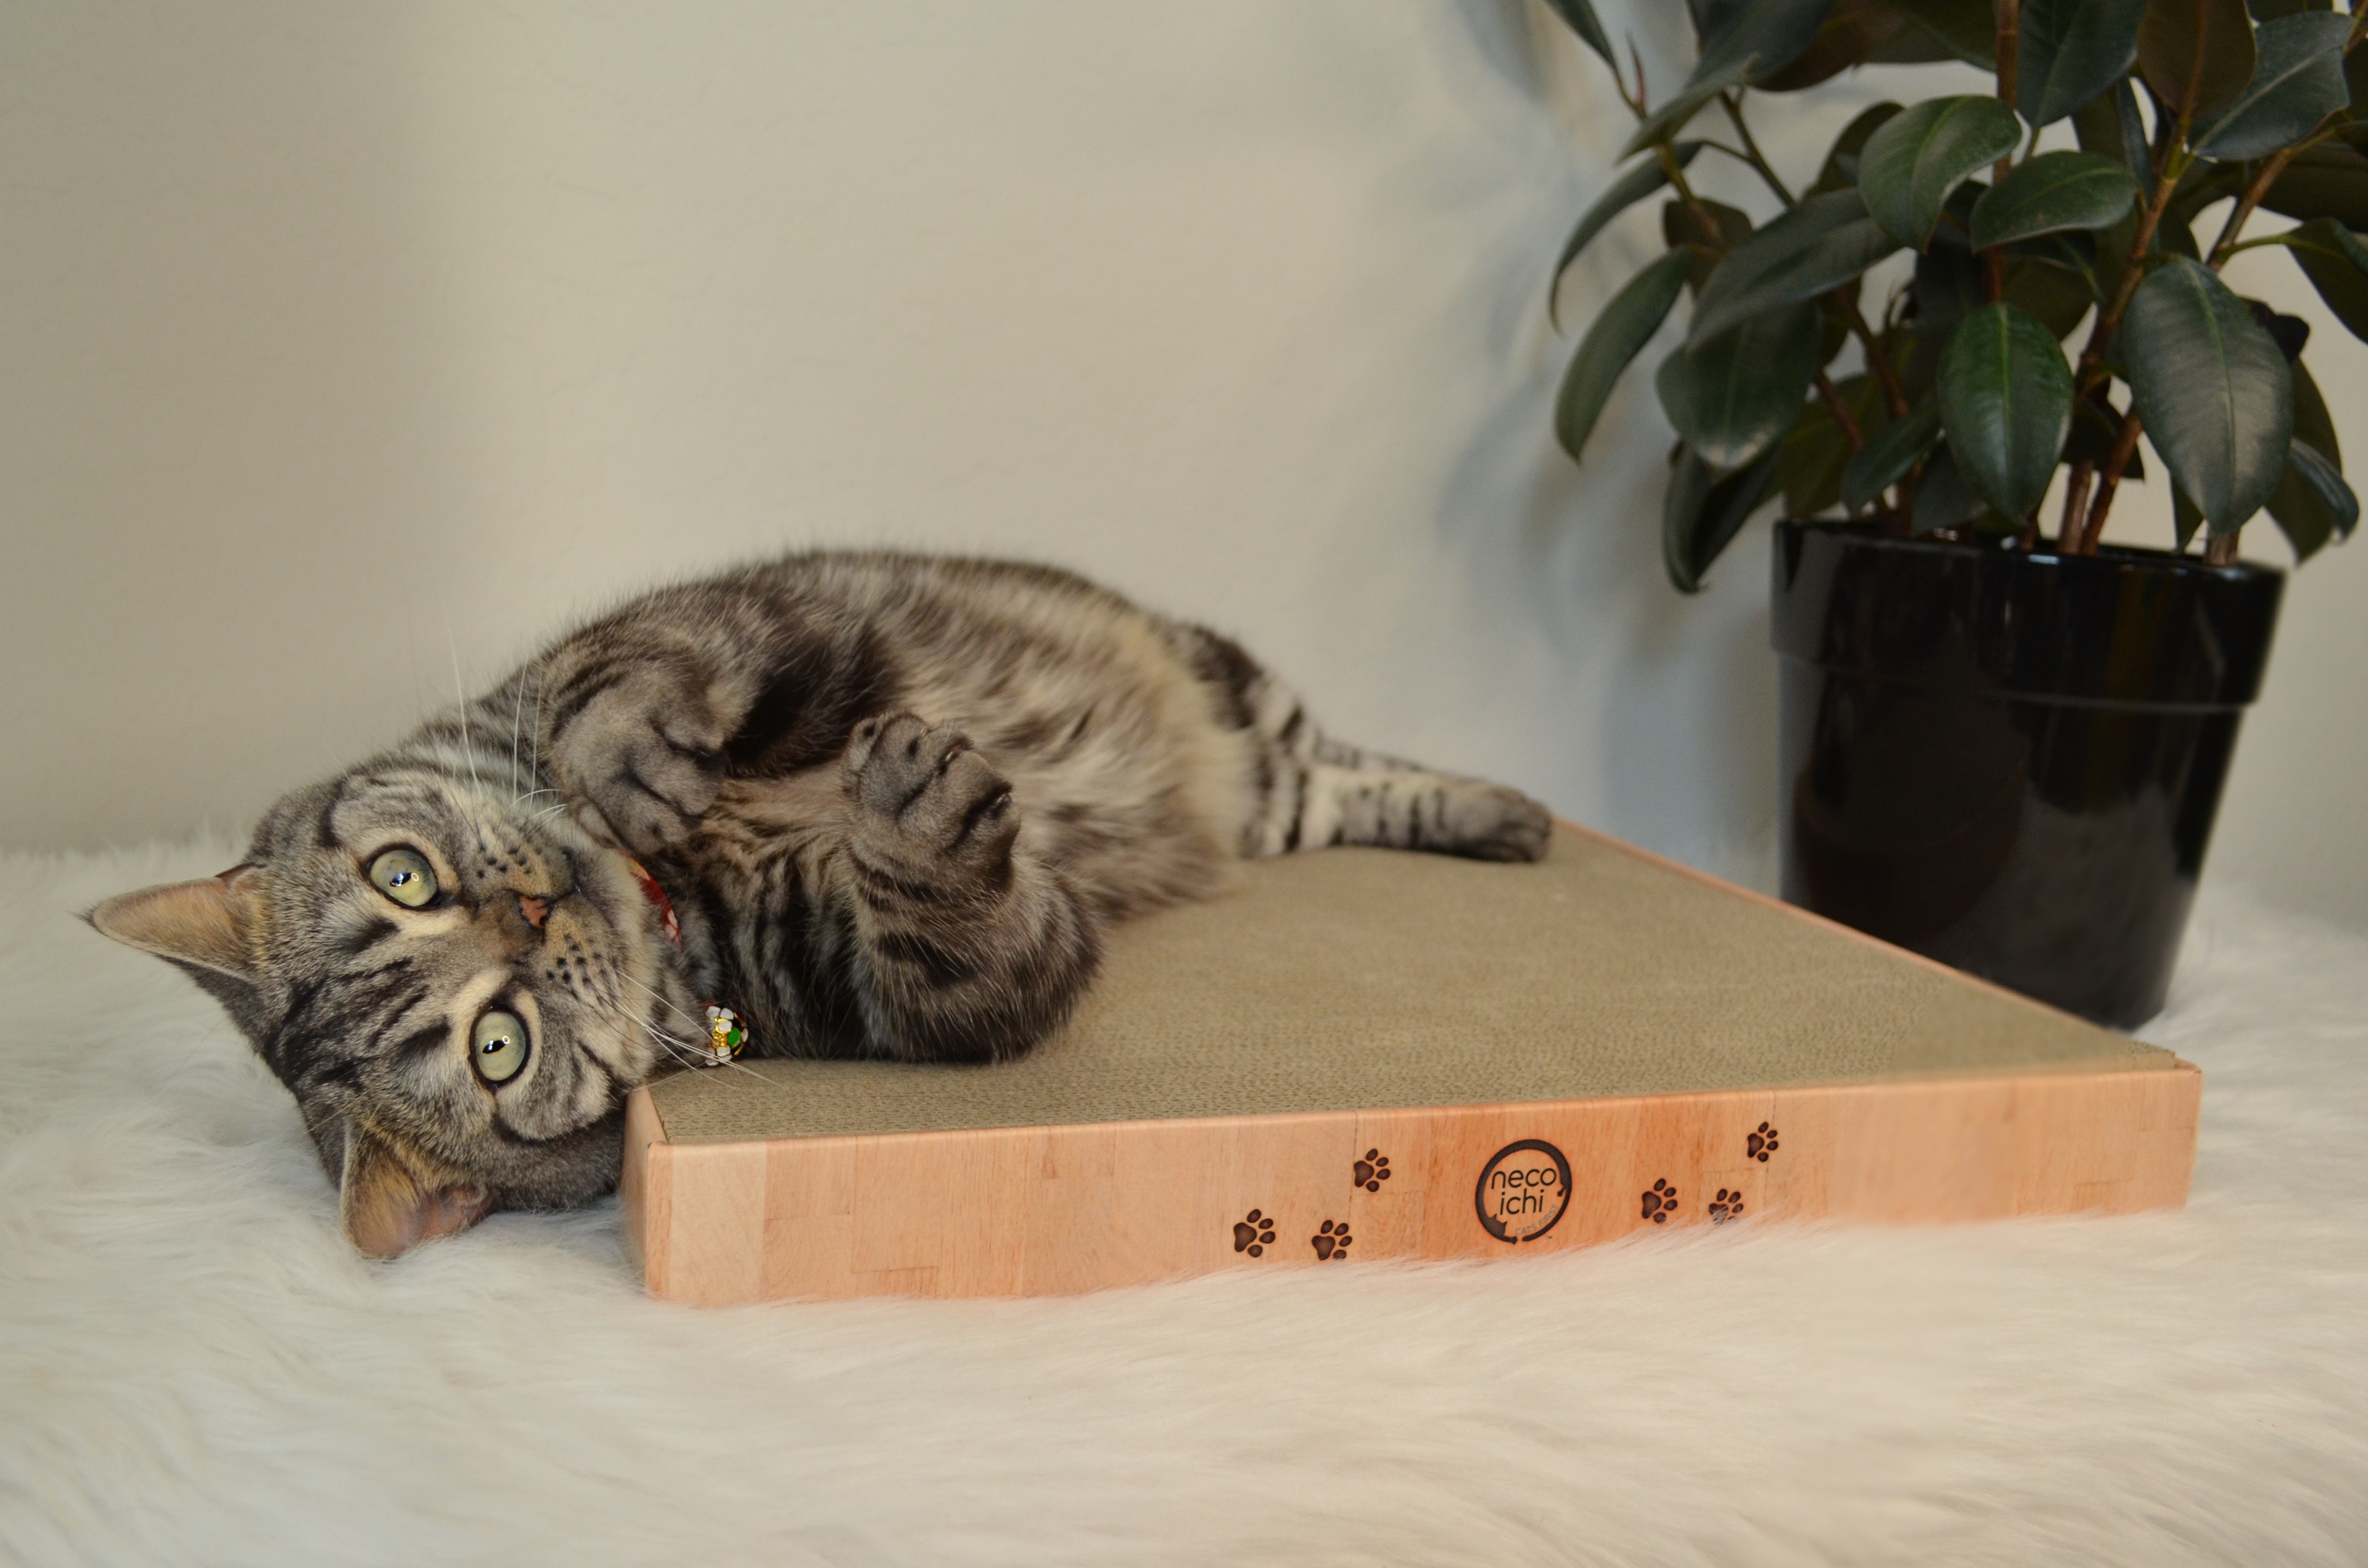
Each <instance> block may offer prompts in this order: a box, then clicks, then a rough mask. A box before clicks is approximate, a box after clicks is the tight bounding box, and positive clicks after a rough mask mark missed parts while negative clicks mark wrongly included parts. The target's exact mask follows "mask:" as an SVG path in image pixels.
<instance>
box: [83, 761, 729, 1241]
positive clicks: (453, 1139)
mask: <svg viewBox="0 0 2368 1568" xmlns="http://www.w3.org/2000/svg"><path fill="white" fill-rule="evenodd" d="M549 799H550V797H549V795H548V793H547V792H545V793H543V794H541V795H537V796H533V797H529V798H528V799H526V800H523V801H519V800H513V799H512V798H511V796H510V794H509V792H508V791H506V790H493V789H485V788H481V787H479V786H477V785H476V784H474V783H473V782H472V780H471V779H469V778H459V779H457V780H456V779H454V778H451V777H450V776H449V774H448V773H446V772H445V771H443V770H440V769H436V768H432V767H424V766H420V765H417V764H415V763H411V762H408V761H404V760H401V759H383V758H382V759H380V760H379V761H378V762H376V763H374V764H366V765H364V766H363V767H360V768H359V769H356V770H355V771H354V772H352V773H349V774H347V775H345V776H343V777H342V778H336V779H333V780H331V781H329V782H326V783H324V784H320V785H316V786H314V787H313V788H311V789H309V790H298V791H296V792H295V793H293V794H290V795H289V796H287V797H286V798H285V799H283V800H281V801H279V803H278V804H277V805H276V806H274V807H273V808H272V810H271V812H270V813H269V814H268V816H267V817H266V818H265V819H264V821H263V824H262V825H261V826H260V827H259V828H257V829H256V835H255V841H254V844H253V846H252V847H251V848H250V849H249V851H248V856H247V860H246V862H245V864H243V865H239V866H235V867H233V868H232V869H230V870H227V871H224V872H223V873H222V875H220V876H218V877H210V878H207V879H205V880H204V881H194V882H177V883H173V884H170V885H167V886H163V887H154V888H146V889H142V891H140V892H130V893H125V894H123V895H121V896H120V897H117V898H112V899H109V900H108V901H107V902H106V903H102V904H100V905H99V906H98V907H97V909H94V910H92V911H91V913H90V917H89V918H90V922H91V924H92V925H93V926H97V928H98V929H99V930H100V931H101V932H103V933H105V934H106V935H108V936H109V937H114V938H115V939H116V940H117V941H120V942H125V943H129V944H130V945H131V946H132V947H135V948H140V949H144V950H145V951H148V952H152V953H155V954H157V955H158V956H160V957H163V958H165V959H169V960H172V961H173V962H174V963H176V964H177V965H179V966H180V967H181V968H182V969H184V970H186V971H188V973H189V974H190V975H191V976H192V977H193V978H194V979H196V980H197V981H198V983H199V984H201V985H203V986H204V987H205V988H206V989H207V990H208V991H210V992H211V993H212V994H214V996H215V997H217V998H218V999H219V1000H220V1001H221V1002H222V1005H223V1006H225V1007H227V1008H228V1009H229V1011H230V1014H231V1016H232V1017H233V1018H234V1019H236V1020H237V1022H238V1024H239V1027H240V1028H242V1029H244V1030H245V1033H246V1035H247V1038H248V1039H250V1040H253V1041H254V1043H255V1047H256V1050H257V1051H260V1052H261V1053H262V1056H263V1059H264V1061H265V1062H268V1063H269V1065H270V1067H271V1070H272V1072H273V1073H275V1074H278V1075H279V1081H280V1082H281V1083H283V1084H285V1085H288V1088H289V1089H290V1092H292V1093H293V1094H294V1095H295V1096H296V1100H297V1104H298V1105H299V1106H300V1107H301V1108H302V1111H303V1115H304V1123H305V1126H306V1127H307V1128H308V1129H310V1130H311V1131H312V1134H313V1142H314V1143H315V1144H316V1145H317V1146H318V1147H319V1150H320V1153H321V1160H322V1164H323V1165H324V1166H325V1167H326V1168H327V1170H328V1173H329V1177H330V1179H331V1180H332V1181H334V1182H336V1183H337V1185H338V1188H339V1213H340V1218H341V1220H342V1222H343V1225H344V1228H345V1232H346V1234H347V1236H348V1237H350V1238H351V1239H352V1241H353V1243H354V1244H355V1245H356V1246H358V1247H359V1248H360V1249H361V1250H362V1251H364V1252H366V1253H370V1254H371V1255H373V1256H381V1257H392V1256H395V1255H396V1254H398V1253H401V1252H403V1251H404V1250H405V1249H406V1248H408V1247H410V1246H411V1245H412V1244H415V1243H416V1242H420V1241H424V1240H426V1239H427V1238H429V1237H431V1236H438V1235H443V1234H447V1233H450V1232H453V1231H458V1230H461V1229H465V1228H466V1227H467V1226H469V1225H471V1224H473V1223H475V1222H476V1221H478V1220H479V1219H481V1218H483V1217H484V1215H485V1214H487V1213H490V1212H491V1211H493V1210H495V1209H503V1208H555V1207H563V1206H565V1205H568V1204H574V1203H581V1202H584V1201H586V1200H587V1199H591V1198H594V1197H597V1196H598V1195H599V1194H600V1193H602V1192H605V1191H607V1190H608V1189H609V1187H611V1186H613V1185H614V1184H615V1181H616V1178H617V1169H618V1159H619V1154H620V1149H621V1143H622V1110H621V1107H622V1105H623V1101H624V1096H625V1095H626V1093H627V1092H628V1091H629V1090H631V1089H632V1087H634V1086H635V1085H638V1084H640V1083H641V1082H643V1080H644V1079H645V1078H647V1077H648V1076H649V1075H650V1074H651V1071H652V1069H653V1068H654V1067H655V1065H656V1064H657V1062H658V1059H659V1057H660V1056H661V1055H662V1054H665V1053H666V1044H667V1042H669V1041H671V1042H686V1041H695V1040H698V1039H699V1038H700V1031H699V1030H697V1029H696V1028H693V1027H692V1020H693V1018H694V1016H695V1015H696V1014H697V1013H698V1011H699V1009H698V1008H697V1006H695V1005H694V1003H693V999H692V997H691V995H690V994H689V989H688V986H687V984H686V983H685V980H684V977H683V966H682V964H681V961H680V960H679V956H678V954H677V951H676V950H675V949H674V948H673V946H672V945H671V944H670V943H669V941H668V940H667V937H666V929H665V923H664V922H665V917H664V914H663V912H662V911H661V909H660V907H659V906H658V905H657V904H655V903H653V902H652V900H651V899H650V898H649V897H648V896H645V894H644V892H643V886H642V884H641V882H640V881H639V880H637V877H636V875H635V872H636V868H635V867H634V866H633V863H632V861H630V860H628V859H627V858H625V857H624V856H622V855H620V854H619V853H617V852H616V851H615V850H613V849H609V848H607V847H605V846H602V845H600V844H598V842H596V841H595V840H593V839H592V838H591V837H589V836H588V835H586V834H585V833H584V831H583V830H582V829H581V828H579V827H578V826H577V825H576V824H575V823H573V822H572V821H570V820H569V819H568V816H567V814H566V813H565V812H557V811H553V810H551V809H550V808H549V806H548V801H549Z"/></svg>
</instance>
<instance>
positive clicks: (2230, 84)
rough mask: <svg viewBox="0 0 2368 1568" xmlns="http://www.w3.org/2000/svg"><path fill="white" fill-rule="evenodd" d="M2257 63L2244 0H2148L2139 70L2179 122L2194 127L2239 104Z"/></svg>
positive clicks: (2140, 31)
mask: <svg viewBox="0 0 2368 1568" xmlns="http://www.w3.org/2000/svg"><path fill="white" fill-rule="evenodd" d="M2254 61H2255V51H2254V47H2253V23H2252V19H2251V18H2250V17H2247V16H2246V15H2245V0H2146V18H2145V19H2144V20H2143V21H2141V22H2140V23H2139V24H2138V70H2139V72H2140V73H2141V74H2144V75H2145V77H2146V85H2147V86H2149V87H2151V88H2153V89H2154V96H2155V97H2156V98H2157V100H2159V101H2160V102H2161V104H2162V106H2163V108H2166V109H2167V110H2169V113H2170V114H2171V115H2172V116H2173V117H2174V118H2176V119H2181V120H2184V121H2186V122H2187V123H2189V124H2191V125H2193V124H2196V123H2199V122H2201V121H2202V120H2203V119H2206V118H2207V117H2209V116H2211V115H2214V114H2217V113H2218V112H2219V111H2220V110H2222V109H2224V108H2227V107H2228V106H2229V105H2230V104H2232V103H2235V102H2236V101H2237V96H2238V95H2239V94H2241V93H2242V92H2244V90H2245V84H2246V83H2248V82H2249V81H2251V80H2252V79H2253V65H2254Z"/></svg>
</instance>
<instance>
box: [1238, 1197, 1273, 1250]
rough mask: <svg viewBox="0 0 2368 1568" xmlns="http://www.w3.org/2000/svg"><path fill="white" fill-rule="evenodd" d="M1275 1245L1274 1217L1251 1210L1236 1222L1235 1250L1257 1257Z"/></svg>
mask: <svg viewBox="0 0 2368 1568" xmlns="http://www.w3.org/2000/svg"><path fill="white" fill-rule="evenodd" d="M1272 1245H1274V1216H1273V1215H1271V1214H1261V1213H1260V1212H1258V1210H1255V1209H1253V1210H1250V1211H1249V1212H1248V1213H1247V1214H1246V1215H1244V1216H1243V1217H1242V1218H1241V1219H1238V1220H1236V1221H1234V1250H1235V1252H1246V1253H1247V1254H1249V1255H1250V1256H1252V1257H1257V1256H1259V1255H1260V1254H1261V1253H1263V1252H1265V1251H1266V1249H1267V1248H1269V1247H1270V1246H1272Z"/></svg>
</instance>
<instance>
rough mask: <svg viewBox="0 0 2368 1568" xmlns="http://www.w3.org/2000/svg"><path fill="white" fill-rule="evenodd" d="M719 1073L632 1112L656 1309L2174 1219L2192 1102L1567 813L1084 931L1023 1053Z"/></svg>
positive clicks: (661, 1085) (2095, 1045) (2110, 1042)
mask: <svg viewBox="0 0 2368 1568" xmlns="http://www.w3.org/2000/svg"><path fill="white" fill-rule="evenodd" d="M746 1066H747V1069H748V1070H747V1071H746V1072H741V1071H733V1070H723V1071H711V1072H703V1073H689V1074H677V1075H676V1076H674V1077H670V1078H667V1079H665V1080H662V1081H660V1082H658V1083H655V1084H653V1085H649V1086H648V1087H645V1088H643V1089H641V1090H638V1091H636V1092H635V1093H634V1095H633V1096H632V1101H631V1102H630V1104H629V1106H628V1108H627V1113H626V1140H625V1163H624V1175H623V1181H622V1190H623V1199H624V1207H625V1212H626V1216H627V1221H628V1227H629V1232H630V1234H631V1237H632V1245H633V1247H634V1249H635V1251H636V1253H637V1255H638V1256H639V1259H640V1261H641V1264H642V1267H643V1272H644V1276H645V1278H646V1279H647V1280H648V1284H649V1289H650V1290H652V1291H653V1292H654V1293H655V1294H656V1295H659V1296H663V1297H666V1298H667V1299H669V1300H674V1301H687V1302H695V1303H700V1304H703V1305H722V1304H726V1303H731V1302H739V1301H760V1300H766V1299H771V1298H781V1297H803V1298H831V1297H848V1296H863V1295H873V1294H883V1293H895V1294H906V1295H924V1296H980V1295H1048V1294H1055V1293H1065V1292H1072V1291H1081V1290H1099V1289H1101V1288H1103V1287H1105V1286H1112V1285H1126V1284H1133V1283H1136V1282H1139V1281H1143V1280H1151V1279H1163V1278H1175V1277H1178V1276H1182V1275H1190V1274H1201V1273H1206V1272H1208V1271H1210V1270H1212V1269H1218V1268H1285V1267H1298V1266H1305V1265H1314V1264H1318V1263H1323V1264H1330V1263H1338V1262H1357V1261H1362V1260H1366V1259H1372V1258H1480V1257H1505V1256H1521V1255H1528V1254H1535V1253H1543V1252H1551V1251H1555V1250H1558V1249H1561V1248H1564V1247H1573V1246H1584V1245H1588V1244H1592V1243H1596V1242H1603V1241H1610V1240H1611V1239H1613V1238H1615V1237H1619V1236H1624V1235H1628V1234H1631V1233H1634V1232H1636V1231H1639V1230H1654V1229H1656V1228H1667V1227H1668V1226H1672V1225H1690V1224H1699V1223H1704V1222H1716V1221H1723V1220H1727V1219H1733V1218H1739V1217H1746V1216H1749V1217H1759V1216H1770V1215H1785V1216H1810V1217H1823V1216H1833V1217H1847V1218H1850V1219H1854V1220H1868V1221H1942V1220H1973V1219H1984V1218H1991V1217H1998V1216H2004V1215H2009V1214H2032V1213H2063V1212H2067V1211H2072V1210H2103V1211H2107V1212H2121V1211H2125V1210H2136V1209H2146V1208H2157V1207H2176V1206H2178V1205H2180V1204H2182V1203H2184V1202H2185V1201H2186V1196H2187V1186H2188V1176H2189V1173H2190V1171H2191V1169H2192V1165H2193V1161H2194V1151H2195V1121H2196V1111H2197V1108H2198V1105H2199V1102H2200V1098H2201V1095H2202V1075H2201V1074H2199V1073H2198V1072H2197V1071H2196V1070H2195V1069H2194V1068H2193V1067H2192V1066H2190V1065H2188V1064H2187V1063H2185V1062H2180V1060H2178V1058H2176V1057H2174V1056H2172V1055H2171V1054H2170V1053H2169V1052H2168V1051H2160V1050H2157V1049H2155V1048H2154V1047H2151V1046H2147V1045H2143V1044H2140V1043H2138V1042H2137V1041H2135V1040H2128V1039H2125V1038H2123V1036H2120V1035H2116V1034H2112V1033H2110V1032H2108V1031H2106V1030H2104V1029H2100V1028H2093V1027H2091V1026H2089V1025H2088V1024H2085V1023H2082V1022H2080V1021H2079V1020H2078V1019H2076V1018H2072V1017H2067V1016H2066V1015H2064V1014H2061V1013H2058V1012H2055V1011H2054V1010H2052V1009H2050V1008H2047V1007H2044V1006H2039V1005H2038V1004H2036V1003H2032V1002H2029V1001H2026V1000H2024V999H2022V998H2021V997H2018V996H2015V995H2012V994H2009V993H2007V992H2004V991H2001V990H1998V989H1997V988H1996V987H1993V986H1990V985H1987V984H1984V983H1980V982H1977V981H1973V980H1969V979H1967V978H1965V977H1964V976H1963V975H1960V974H1957V973H1955V972H1953V971H1950V970H1947V969H1943V968H1941V967H1940V966H1938V965H1935V964H1931V963H1929V962H1927V961H1925V960H1921V959H1918V958H1915V957H1913V956H1911V955H1909V954H1907V953H1904V952H1901V951H1899V950H1898V949H1894V948H1890V947H1887V946H1885V945H1884V944H1882V943H1880V942H1876V941H1873V940H1872V939H1871V938H1868V937H1861V936H1859V935H1857V934H1856V933H1854V932H1850V931H1847V930H1844V929H1843V928H1841V927H1839V926H1834V925H1832V924H1830V923H1828V922H1827V921H1823V920H1820V919H1817V918H1816V917H1815V916H1812V915H1804V914H1803V913H1802V912H1801V911H1799V910H1795V909H1793V908H1790V907H1788V906H1786V905H1783V904H1781V903H1775V902H1773V901H1772V900H1769V899H1764V898H1761V897H1759V896H1758V895H1756V894H1753V893H1748V892H1743V891H1742V890H1740V889H1736V888H1733V887H1729V886H1727V885H1725V884H1724V883H1721V882H1717V881H1713V880H1712V879H1710V878H1707V877H1703V876H1701V875H1698V874H1696V873H1694V872H1691V871H1688V870H1686V869H1683V868H1680V867H1678V866H1675V865H1672V864H1670V863H1669V862H1667V861H1663V860H1659V859H1656V858H1654V857H1652V856H1648V855H1645V854H1644V853H1643V852H1641V851H1638V850H1635V849H1633V848H1630V847H1628V846H1624V845H1622V844H1619V843H1616V842H1615V841H1613V840H1611V839H1607V838H1603V837H1601V836H1599V835H1594V834H1589V833H1586V832H1584V831H1581V830H1577V829H1573V828H1569V827H1565V828H1563V829H1561V830H1560V831H1558V832H1557V833H1556V835H1555V838H1554V848H1553V853H1552V854H1551V855H1550V856H1549V857H1548V858H1547V859H1546V860H1545V861H1544V862H1543V864H1541V865H1536V866H1497V865H1484V864H1478V863H1475V862H1472V861H1465V860H1454V859H1449V858H1443V857H1439V856H1430V855H1403V854H1393V853H1390V852H1388V851H1383V850H1372V849H1329V850H1325V851H1323V852H1321V853H1318V854H1312V855H1301V856H1293V857H1289V858H1282V859H1279V860H1272V861H1266V862H1262V863H1259V864H1256V865H1253V866H1250V867H1248V868H1247V869H1246V875H1245V878H1244V881H1243V885H1242V887H1241V889H1240V890H1239V891H1238V892H1235V893H1232V894H1230V895H1228V896H1226V897H1224V898H1221V899H1217V900H1214V901H1212V902H1210V903H1201V904H1194V905H1190V906H1187V907H1184V908H1179V909H1173V910H1167V911H1164V912H1162V913H1160V914H1158V915H1152V916H1150V917H1148V918H1145V919H1143V920H1139V921H1136V922H1133V923H1131V924H1129V925H1126V926H1121V928H1119V929H1118V930H1116V931H1114V932H1112V933H1111V935H1110V944H1109V955H1108V959H1107V961H1106V962H1105V964H1104V967H1103V970H1102V973H1101V977H1100V979H1099V981H1098V982H1097V983H1096V984H1095V985H1094V987H1093V989H1092V991H1091V993H1090V994H1088V996H1087V999H1086V1001H1085V1003H1084V1004H1083V1005H1082V1006H1081V1007H1080V1008H1079V1009H1078V1012H1077V1016H1076V1018H1075V1020H1074V1021H1073V1022H1072V1023H1071V1025H1070V1026H1069V1027H1068V1028H1067V1029H1065V1030H1064V1032H1063V1033H1062V1034H1060V1035H1059V1036H1057V1037H1055V1038H1054V1039H1053V1040H1050V1041H1047V1042H1046V1043H1045V1044H1044V1045H1043V1046H1042V1047H1041V1048H1039V1050H1038V1051H1036V1052H1035V1053H1034V1054H1033V1055H1031V1056H1030V1057H1029V1058H1028V1059H1027V1060H1025V1061H1022V1062H1016V1063H1012V1064H1009V1065H1006V1066H1000V1067H986V1068H972V1067H904V1066H891V1065H883V1064H878V1063H870V1062H750V1063H747V1064H746Z"/></svg>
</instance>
